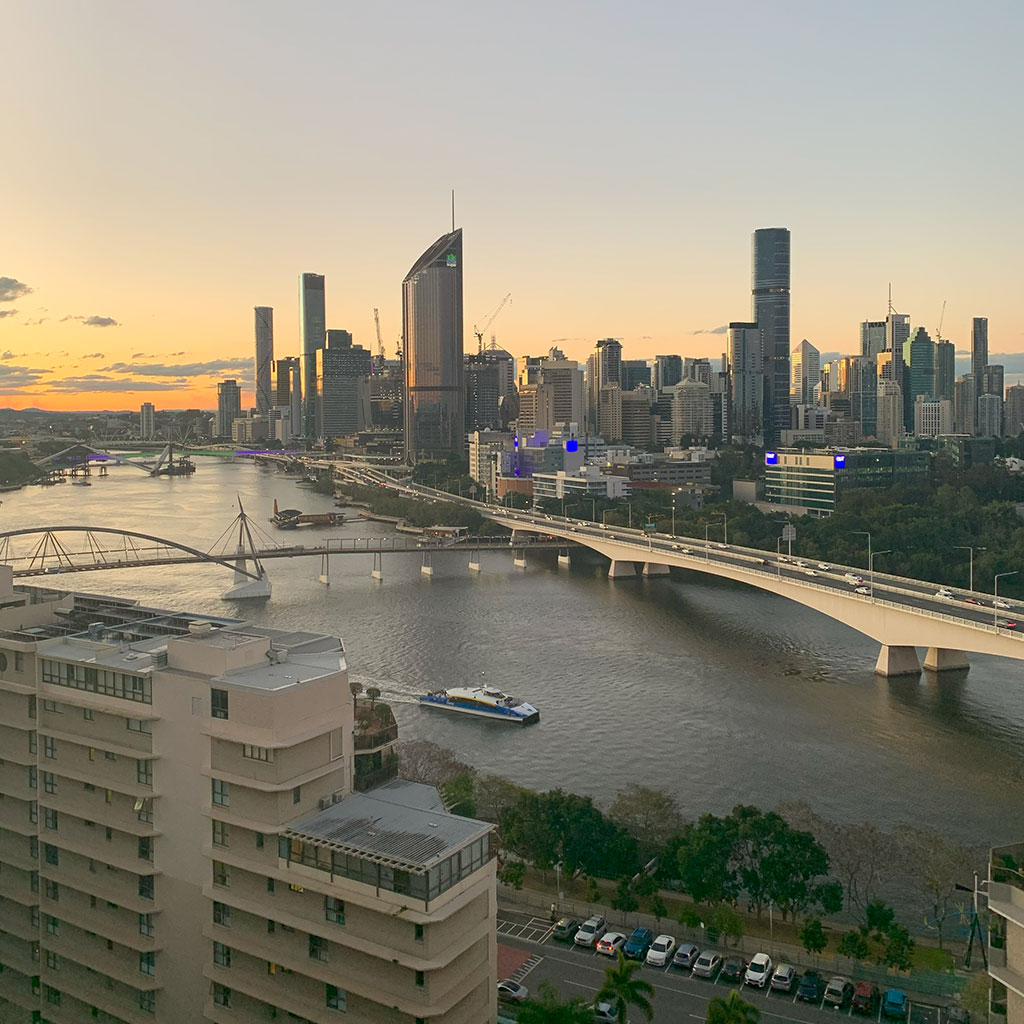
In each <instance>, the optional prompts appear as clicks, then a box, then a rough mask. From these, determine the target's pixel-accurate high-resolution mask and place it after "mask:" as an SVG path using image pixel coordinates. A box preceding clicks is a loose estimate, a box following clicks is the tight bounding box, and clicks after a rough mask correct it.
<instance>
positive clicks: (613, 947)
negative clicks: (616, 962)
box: [597, 932, 626, 956]
mask: <svg viewBox="0 0 1024 1024" xmlns="http://www.w3.org/2000/svg"><path fill="white" fill-rule="evenodd" d="M625 944H626V936H625V935H623V934H622V932H605V933H604V935H602V936H601V938H600V939H598V940H597V951H598V953H604V955H605V956H615V954H616V953H618V951H619V950H620V949H622V947H623V946H625Z"/></svg>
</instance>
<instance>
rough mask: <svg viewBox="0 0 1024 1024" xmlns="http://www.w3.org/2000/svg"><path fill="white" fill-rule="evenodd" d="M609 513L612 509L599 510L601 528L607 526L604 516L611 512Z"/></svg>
mask: <svg viewBox="0 0 1024 1024" xmlns="http://www.w3.org/2000/svg"><path fill="white" fill-rule="evenodd" d="M611 511H612V509H610V508H603V509H601V525H602V526H607V525H608V522H607V520H606V519H605V516H606V515H608V513H609V512H611Z"/></svg>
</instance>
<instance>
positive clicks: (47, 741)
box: [43, 736, 57, 758]
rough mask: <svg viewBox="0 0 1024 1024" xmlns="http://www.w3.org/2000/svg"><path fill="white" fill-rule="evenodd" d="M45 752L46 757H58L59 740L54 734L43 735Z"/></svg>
mask: <svg viewBox="0 0 1024 1024" xmlns="http://www.w3.org/2000/svg"><path fill="white" fill-rule="evenodd" d="M43 754H44V755H45V756H46V757H52V758H56V756H57V741H56V740H55V739H54V738H53V737H52V736H44V737H43Z"/></svg>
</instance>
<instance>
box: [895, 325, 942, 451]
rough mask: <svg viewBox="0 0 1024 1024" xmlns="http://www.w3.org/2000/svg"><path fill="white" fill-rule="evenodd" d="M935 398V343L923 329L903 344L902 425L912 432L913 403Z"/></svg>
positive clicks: (920, 328)
mask: <svg viewBox="0 0 1024 1024" xmlns="http://www.w3.org/2000/svg"><path fill="white" fill-rule="evenodd" d="M922 395H923V396H924V397H925V399H927V400H929V401H930V400H931V399H932V398H934V397H935V342H933V341H932V339H931V338H930V337H929V335H928V332H927V331H926V330H925V329H924V328H923V327H918V328H916V329H915V331H914V333H913V334H912V335H911V336H910V337H909V338H908V339H907V340H906V341H905V342H903V425H904V426H905V427H906V429H907V433H908V434H911V433H913V431H914V403H915V402H916V401H917V399H918V398H919V397H920V396H922Z"/></svg>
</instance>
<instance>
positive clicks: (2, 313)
mask: <svg viewBox="0 0 1024 1024" xmlns="http://www.w3.org/2000/svg"><path fill="white" fill-rule="evenodd" d="M17 312H18V311H17V310H16V309H0V320H3V318H4V317H5V316H14V314H15V313H17Z"/></svg>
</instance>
